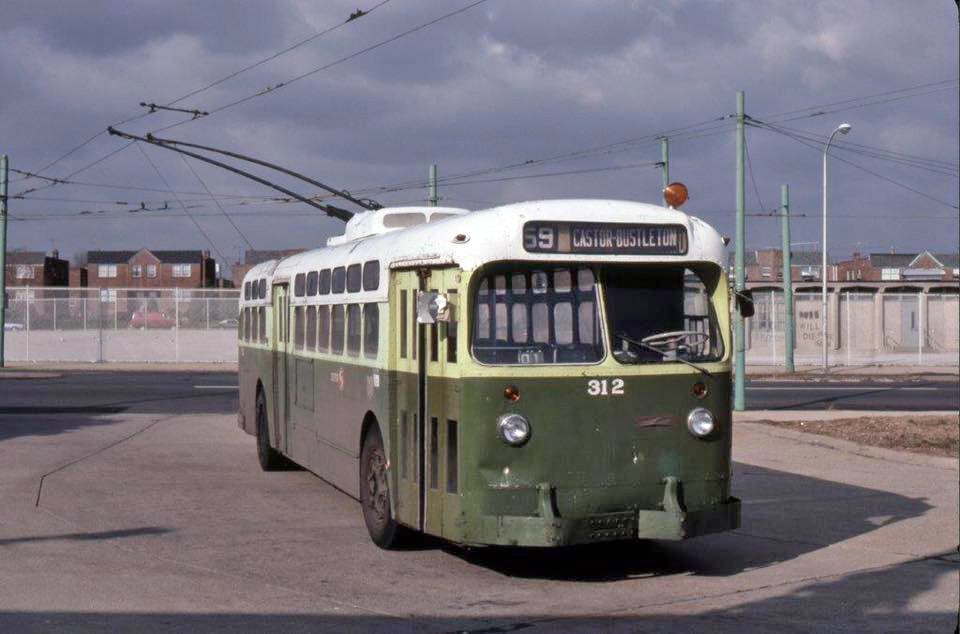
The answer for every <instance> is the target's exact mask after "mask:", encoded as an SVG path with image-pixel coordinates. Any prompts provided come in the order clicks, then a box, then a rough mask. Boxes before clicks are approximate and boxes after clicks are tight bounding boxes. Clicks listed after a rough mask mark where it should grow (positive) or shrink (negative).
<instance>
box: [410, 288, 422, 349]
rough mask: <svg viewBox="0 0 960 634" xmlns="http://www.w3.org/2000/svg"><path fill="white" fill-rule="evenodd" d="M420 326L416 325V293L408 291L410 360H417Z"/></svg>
mask: <svg viewBox="0 0 960 634" xmlns="http://www.w3.org/2000/svg"><path fill="white" fill-rule="evenodd" d="M418 330H420V326H419V325H418V324H417V291H410V343H411V347H410V358H411V359H413V360H416V358H417V331H418Z"/></svg>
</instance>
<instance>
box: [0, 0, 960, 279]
mask: <svg viewBox="0 0 960 634" xmlns="http://www.w3.org/2000/svg"><path fill="white" fill-rule="evenodd" d="M472 3H473V2H472V0H388V1H387V2H382V1H381V0H349V1H347V2H342V1H340V0H324V1H323V2H316V1H310V0H274V1H272V2H266V1H259V0H204V2H184V1H168V2H162V3H159V2H155V1H153V0H77V1H76V2H50V1H38V0H7V1H6V2H4V8H3V20H2V22H0V50H3V51H4V55H2V56H0V82H2V86H3V90H2V91H0V150H2V151H3V152H6V153H7V154H9V156H10V166H11V167H12V168H14V169H18V170H22V171H27V172H39V173H40V174H41V175H43V176H47V177H50V178H60V179H66V180H67V181H68V182H66V183H59V184H55V185H52V184H51V182H50V181H44V180H42V179H39V178H24V176H23V175H22V174H19V173H16V172H12V173H11V183H10V193H11V194H20V193H22V192H26V193H23V194H22V196H23V197H22V198H14V199H12V200H11V201H10V218H11V221H10V223H9V225H8V243H9V246H10V247H11V248H18V247H19V248H29V249H38V250H40V249H43V250H48V251H49V250H50V249H51V248H58V249H59V250H60V252H61V254H62V255H65V256H68V257H73V255H74V254H76V253H77V252H81V251H85V250H87V249H136V248H140V247H149V248H158V249H170V248H207V249H210V250H211V251H212V252H213V253H214V255H215V256H217V258H218V259H226V260H228V261H231V262H232V261H234V260H235V259H237V257H238V254H239V253H240V252H241V250H242V249H244V248H247V245H248V243H249V244H252V245H253V247H255V248H258V249H269V248H284V247H294V246H315V245H319V244H322V243H323V241H324V239H325V238H326V237H327V236H328V235H332V234H335V233H339V225H340V223H339V222H338V221H335V220H331V219H327V218H325V217H323V216H321V215H318V213H316V212H314V211H313V210H312V209H311V208H310V207H308V206H306V205H304V204H289V203H281V202H277V201H275V200H270V198H272V197H273V196H275V195H276V192H273V191H271V190H268V189H266V188H264V187H262V186H260V185H257V184H256V183H253V182H250V181H247V180H245V179H242V178H240V177H237V176H235V175H232V174H229V173H227V172H225V171H222V170H219V169H217V168H214V167H211V166H208V165H205V164H202V163H198V162H195V161H193V160H190V163H189V164H187V163H185V162H184V161H183V160H182V159H181V158H180V157H179V155H176V154H174V153H172V152H169V151H167V150H164V149H162V148H156V147H153V146H149V145H147V146H145V147H143V144H133V145H129V146H126V142H125V141H123V140H121V139H119V138H117V137H111V136H109V135H107V134H106V133H102V134H99V135H98V133H101V132H104V131H105V129H106V127H107V126H108V125H111V124H118V123H119V122H122V121H125V120H128V119H130V118H131V117H136V116H137V115H141V114H144V113H146V112H147V111H146V109H145V108H141V107H140V106H139V104H140V102H147V103H157V104H161V105H163V104H171V103H173V102H175V105H176V107H181V108H185V109H198V110H202V111H209V112H210V113H211V114H210V115H209V116H204V117H200V118H198V119H196V120H191V116H190V115H185V114H182V113H177V112H155V113H153V114H147V115H146V116H141V117H139V118H136V119H134V120H132V121H127V122H125V123H122V124H121V125H119V126H118V127H120V128H121V129H123V130H126V131H129V132H132V133H135V134H143V133H146V132H151V131H154V132H156V131H158V130H160V129H161V128H166V127H167V126H170V125H172V124H178V123H180V125H176V126H175V127H171V128H169V129H167V130H164V131H162V132H157V135H158V136H161V137H167V138H173V139H178V140H183V141H190V142H195V143H201V144H207V145H212V146H216V147H219V148H224V149H232V150H236V151H239V152H242V153H245V154H250V155H254V156H256V157H259V158H262V159H264V160H268V161H272V162H276V163H280V164H283V165H285V166H288V167H290V168H292V169H295V170H298V171H300V172H302V173H304V174H307V175H309V176H311V177H313V178H315V179H317V180H320V181H323V182H327V183H329V184H332V185H334V186H336V187H341V188H346V189H348V190H350V191H353V192H362V193H364V195H366V196H370V197H373V198H375V199H377V200H378V201H380V202H381V203H384V204H417V203H422V202H423V201H424V200H425V199H426V197H427V192H426V189H425V187H424V185H425V180H426V175H427V170H428V165H429V164H430V163H431V162H435V163H437V164H438V165H439V172H440V177H441V179H450V180H444V181H443V182H442V183H441V187H440V195H441V196H442V199H443V201H442V203H441V204H447V205H453V206H460V207H466V208H469V209H480V208H484V207H489V206H492V205H495V204H499V203H505V202H515V201H520V200H531V199H538V198H569V197H605V198H621V199H631V200H640V201H647V202H654V203H657V202H659V196H660V194H659V190H660V186H661V174H660V171H659V169H658V168H657V166H656V165H655V162H656V161H658V160H659V158H660V144H659V141H657V140H656V137H657V136H659V135H663V134H666V135H667V136H669V137H670V144H671V166H670V175H671V179H672V180H679V181H682V182H684V183H685V184H686V185H687V186H688V187H689V188H690V191H691V200H690V202H689V203H688V204H687V206H686V208H685V209H686V210H687V211H688V212H690V213H693V214H695V215H698V216H700V217H702V218H704V219H705V220H707V221H708V222H710V223H712V224H714V225H715V226H716V227H717V228H718V229H719V230H720V231H721V233H724V234H725V235H732V234H733V227H734V214H733V210H734V204H735V171H734V170H735V163H734V157H735V149H734V148H735V146H734V143H735V138H734V132H733V127H734V126H733V121H732V120H731V118H730V115H731V114H732V113H733V112H734V109H735V103H736V97H735V95H736V91H737V90H743V91H745V93H746V112H747V114H748V115H749V116H750V117H752V120H753V121H754V123H755V125H753V126H751V127H749V128H748V130H747V146H748V151H749V157H750V166H751V168H752V169H751V170H750V172H748V178H747V208H748V211H749V212H750V213H753V214H758V215H752V216H750V217H748V218H747V225H746V226H747V229H746V233H747V238H746V245H747V247H748V248H762V247H766V246H773V245H779V242H780V237H779V236H780V225H779V220H777V219H774V218H768V217H764V216H762V215H759V214H763V213H767V212H769V211H770V210H772V209H774V208H775V207H777V205H778V204H779V198H780V185H781V184H782V183H786V184H789V185H790V191H791V202H792V211H793V213H794V214H795V219H794V221H793V225H792V227H793V241H794V243H795V249H797V250H817V249H819V232H820V213H821V206H820V204H821V203H820V196H821V178H820V161H821V156H822V149H823V143H824V141H825V139H826V136H828V135H829V134H830V133H831V131H832V130H833V129H834V128H835V127H836V126H837V125H838V124H840V123H841V122H846V121H849V122H850V123H851V124H852V125H853V130H852V132H851V133H850V134H849V135H847V136H845V137H839V135H838V138H839V139H840V142H839V143H838V142H837V141H835V146H836V151H835V153H834V151H833V150H831V153H832V154H835V156H836V158H835V159H833V160H831V163H830V215H831V219H830V222H829V231H830V239H829V246H830V251H831V255H832V256H834V257H847V256H849V254H850V253H851V252H853V251H861V252H869V251H882V252H887V251H890V250H897V251H918V250H922V249H929V250H931V251H934V252H938V251H939V252H946V251H954V252H955V251H956V250H957V248H958V210H957V204H958V176H957V173H958V161H960V157H958V140H957V139H958V81H957V79H958V74H960V72H958V24H957V7H956V5H955V3H954V1H953V0H915V1H913V2H899V1H896V0H886V1H882V0H823V1H814V0H810V1H804V2H796V1H786V0H785V1H766V2H762V3H761V2H748V1H742V2H734V1H732V0H730V1H725V2H720V1H717V2H706V1H701V2H694V1H689V2H688V1H683V0H671V1H669V2H666V1H661V2H654V1H653V0H650V1H640V0H605V1H601V0H563V1H562V2H559V1H557V0H553V1H549V0H487V1H486V2H481V3H479V4H477V6H473V7H472V8H469V9H467V10H465V11H463V12H461V13H458V14H456V15H452V16H450V17H446V18H444V19H442V20H439V21H437V22H436V23H434V24H432V25H429V26H426V27H424V28H422V29H420V30H418V31H416V32H414V33H411V34H409V35H405V36H402V37H399V38H397V39H394V40H392V41H387V40H390V39H391V38H394V37H395V36H398V35H401V34H403V33H404V32H406V31H409V30H411V29H414V28H416V27H418V26H420V25H423V24H425V23H428V22H431V21H433V20H435V19H437V18H440V17H442V16H444V15H446V14H449V13H451V12H454V11H456V10H457V9H460V8H462V7H467V6H469V5H470V4H472ZM374 7H376V8H375V9H374V10H372V11H371V12H370V13H369V14H367V15H366V16H364V17H362V18H360V19H357V20H353V21H351V22H349V23H346V24H342V23H343V22H344V20H346V18H347V16H349V15H350V14H351V13H352V12H353V11H354V10H356V9H357V8H362V9H372V8H374ZM341 24H342V26H340V27H339V28H336V29H333V30H331V31H330V32H329V33H326V34H324V35H320V36H319V37H315V38H314V39H311V40H310V41H308V42H306V43H303V44H302V45H300V46H298V47H296V48H293V49H292V50H290V51H289V52H286V53H284V54H282V55H279V56H277V57H275V58H274V59H270V60H269V61H266V62H264V63H262V64H259V65H256V66H254V67H253V68H250V69H249V70H245V71H244V72H241V73H239V74H237V75H236V76H234V77H231V78H229V79H226V80H225V81H222V82H220V83H216V82H218V81H219V80H221V79H224V78H225V77H227V76H229V75H231V74H233V73H235V72H237V71H240V70H242V69H245V68H247V67H250V66H252V65H254V64H256V63H257V62H260V61H261V60H264V59H265V58H268V57H270V56H273V55H274V54H276V53H279V52H281V51H283V50H284V49H286V48H288V47H292V46H294V45H295V44H297V43H298V42H302V41H303V40H305V39H307V38H310V37H311V36H314V35H316V34H318V33H321V32H323V31H325V30H327V29H330V28H331V27H336V26H337V25H341ZM381 42H385V43H384V44H383V45H382V46H378V47H375V48H372V49H371V50H367V51H365V52H364V49H368V48H369V47H372V46H374V45H377V44H379V43H381ZM354 53H359V54H357V55H356V56H353V57H350V58H349V59H345V60H344V58H347V57H348V56H351V55H352V54H354ZM341 60H343V61H341ZM312 71H316V72H312ZM311 72H312V74H308V73H311ZM304 75H306V76H304ZM300 76H303V77H302V78H301V79H298V80H296V81H293V82H290V80H291V79H294V78H297V77H300ZM215 83H216V85H213V86H212V87H210V88H208V89H206V90H201V91H200V92H196V93H195V94H192V95H191V96H188V97H187V98H186V99H183V100H180V101H177V100H178V99H179V98H181V97H183V96H185V95H188V94H190V93H193V92H194V91H197V90H199V89H203V88H205V87H207V86H210V85H211V84H215ZM280 84H284V85H282V86H279V87H275V86H278V85H280ZM272 86H274V87H275V88H273V89H272V90H265V89H267V88H268V87H272ZM261 92H265V94H262V95H261V96H259V97H254V98H252V99H249V100H246V101H243V102H241V103H238V104H236V105H231V104H233V103H234V102H236V101H238V100H241V99H243V98H245V97H248V96H252V95H256V94H257V93H261ZM97 135H98V136H97ZM91 137H92V140H91ZM71 150H74V151H73V152H72V153H69V154H68V152H70V151H71ZM65 155H66V156H65ZM844 161H845V162H844ZM191 168H192V169H191ZM194 172H196V174H194ZM258 173H259V174H264V172H262V171H258ZM451 177H456V178H453V179H451ZM270 178H275V177H274V176H272V175H271V176H270ZM276 182H278V183H280V184H283V185H285V186H289V187H291V188H294V189H295V190H296V191H298V192H300V193H302V194H314V193H316V190H315V189H314V188H311V187H310V186H309V185H306V184H304V183H298V182H296V181H292V180H290V179H283V178H276ZM30 190H33V191H30ZM207 190H209V191H210V192H212V193H213V194H214V197H211V196H210V195H209V194H207ZM217 203H219V206H218V205H217ZM344 206H345V207H350V205H348V204H344ZM184 207H186V210H185V209H184ZM350 208H352V207H350ZM131 209H143V210H142V211H134V212H132V211H130V210H131ZM225 214H228V215H229V216H230V218H227V217H225ZM197 225H199V227H200V228H202V231H200V230H198V228H197ZM731 246H732V245H731Z"/></svg>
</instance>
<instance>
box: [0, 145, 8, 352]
mask: <svg viewBox="0 0 960 634" xmlns="http://www.w3.org/2000/svg"><path fill="white" fill-rule="evenodd" d="M7 177H8V172H7V155H6V154H4V155H3V156H2V157H0V368H2V367H3V364H4V356H3V335H4V332H5V331H6V328H7Z"/></svg>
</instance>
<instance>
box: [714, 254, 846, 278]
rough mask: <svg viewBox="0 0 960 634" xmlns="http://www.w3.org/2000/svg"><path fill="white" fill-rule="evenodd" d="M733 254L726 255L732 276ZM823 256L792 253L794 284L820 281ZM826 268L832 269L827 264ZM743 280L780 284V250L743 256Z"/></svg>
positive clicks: (791, 263)
mask: <svg viewBox="0 0 960 634" xmlns="http://www.w3.org/2000/svg"><path fill="white" fill-rule="evenodd" d="M734 257H735V256H734V254H733V253H730V254H728V263H729V265H730V271H731V274H732V271H733V265H734ZM822 258H823V256H822V255H821V253H820V252H819V251H794V252H793V253H792V254H791V259H790V277H791V279H792V280H793V281H794V282H813V281H817V282H819V281H820V268H821V262H822ZM828 268H831V269H832V268H833V267H832V266H830V265H829V264H828ZM743 269H744V279H745V280H746V281H747V282H782V281H783V253H782V252H781V250H780V249H754V250H750V251H745V252H744V254H743Z"/></svg>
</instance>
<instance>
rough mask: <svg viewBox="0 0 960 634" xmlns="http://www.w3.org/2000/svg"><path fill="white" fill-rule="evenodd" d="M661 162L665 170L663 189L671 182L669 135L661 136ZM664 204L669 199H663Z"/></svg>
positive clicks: (662, 173) (663, 172) (663, 173)
mask: <svg viewBox="0 0 960 634" xmlns="http://www.w3.org/2000/svg"><path fill="white" fill-rule="evenodd" d="M660 162H661V164H662V165H661V167H662V169H663V171H662V172H661V175H662V176H663V189H666V188H667V185H669V184H670V139H668V138H667V137H660ZM663 206H664V207H666V206H667V201H666V200H664V201H663Z"/></svg>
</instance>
